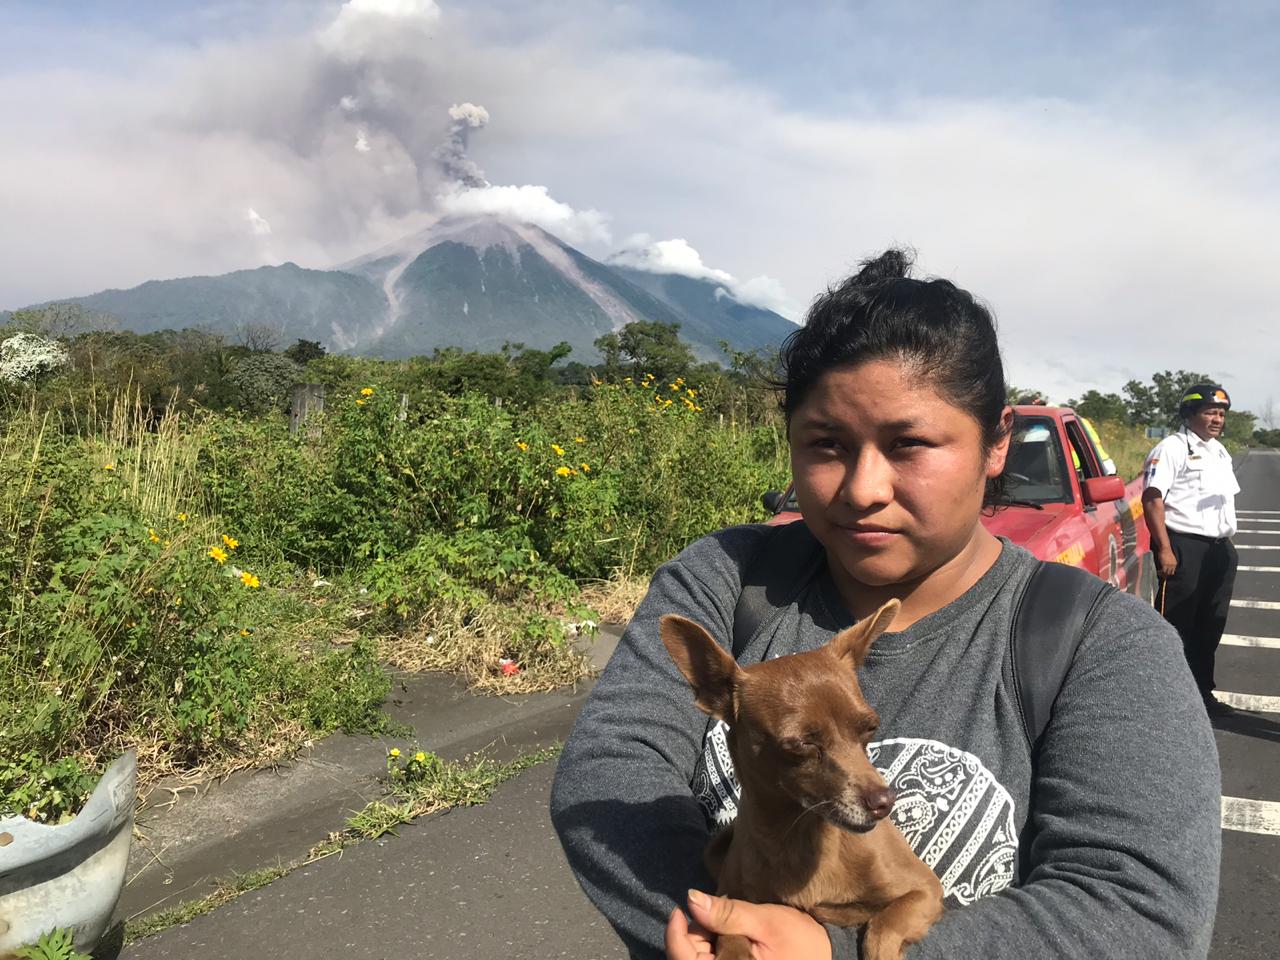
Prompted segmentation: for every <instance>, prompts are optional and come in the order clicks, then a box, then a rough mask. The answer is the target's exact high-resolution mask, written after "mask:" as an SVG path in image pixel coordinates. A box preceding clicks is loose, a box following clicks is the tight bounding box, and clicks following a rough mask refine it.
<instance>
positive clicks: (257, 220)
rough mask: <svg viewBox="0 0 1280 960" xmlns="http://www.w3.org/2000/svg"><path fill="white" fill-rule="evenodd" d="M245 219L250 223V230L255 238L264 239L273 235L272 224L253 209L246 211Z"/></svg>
mask: <svg viewBox="0 0 1280 960" xmlns="http://www.w3.org/2000/svg"><path fill="white" fill-rule="evenodd" d="M244 218H245V219H246V220H248V221H249V230H250V231H251V232H252V233H253V235H254V236H255V237H262V236H266V235H267V234H269V233H271V224H270V223H268V222H267V219H266V218H265V217H264V216H262V214H260V213H258V211H257V210H255V209H253V207H250V208H249V209H248V210H246V211H245V214H244Z"/></svg>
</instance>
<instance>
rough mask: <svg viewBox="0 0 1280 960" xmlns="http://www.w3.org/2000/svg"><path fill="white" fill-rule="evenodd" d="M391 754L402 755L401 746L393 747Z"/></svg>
mask: <svg viewBox="0 0 1280 960" xmlns="http://www.w3.org/2000/svg"><path fill="white" fill-rule="evenodd" d="M391 756H393V757H398V756H400V748H399V747H392V748H391Z"/></svg>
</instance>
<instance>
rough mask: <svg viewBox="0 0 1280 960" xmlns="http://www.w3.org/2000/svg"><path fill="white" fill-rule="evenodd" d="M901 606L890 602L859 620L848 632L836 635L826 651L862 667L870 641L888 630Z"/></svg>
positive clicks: (892, 601) (895, 601)
mask: <svg viewBox="0 0 1280 960" xmlns="http://www.w3.org/2000/svg"><path fill="white" fill-rule="evenodd" d="M901 606H902V604H901V603H900V602H899V601H897V600H890V601H889V602H888V603H886V604H885V605H884V606H883V607H881V608H880V609H879V610H877V611H876V612H875V613H873V614H872V615H871V616H869V617H865V618H863V619H862V620H859V621H858V622H857V623H855V624H854V625H853V626H852V627H850V628H849V629H848V630H842V631H840V632H839V633H837V634H836V635H835V636H834V637H832V638H831V640H830V642H829V643H828V644H827V647H828V649H830V650H831V652H832V653H834V654H835V655H836V656H837V657H847V658H848V659H849V662H850V663H852V664H853V665H854V666H855V667H860V666H862V661H863V660H865V659H866V658H867V651H868V650H869V649H871V644H872V641H874V640H875V638H876V637H878V636H880V634H882V633H884V632H885V630H887V629H888V628H889V624H890V623H892V622H893V618H894V617H895V616H897V615H898V608H899V607H901Z"/></svg>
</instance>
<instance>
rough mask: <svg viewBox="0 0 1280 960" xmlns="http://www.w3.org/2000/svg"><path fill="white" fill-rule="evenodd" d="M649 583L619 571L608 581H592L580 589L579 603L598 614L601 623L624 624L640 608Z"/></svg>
mask: <svg viewBox="0 0 1280 960" xmlns="http://www.w3.org/2000/svg"><path fill="white" fill-rule="evenodd" d="M648 590H649V581H648V580H647V579H644V578H642V577H637V576H635V575H634V574H626V573H624V572H623V571H621V570H617V571H614V575H613V576H612V577H611V578H610V579H608V580H593V581H590V582H589V583H587V584H585V585H584V586H583V588H582V597H581V602H582V603H584V604H585V605H586V606H588V607H590V608H591V609H592V610H595V611H596V612H597V613H598V614H600V620H601V622H603V623H626V622H627V621H628V620H630V619H631V618H632V617H633V616H634V615H635V612H636V607H638V606H640V601H641V600H643V599H644V595H645V593H647V592H648Z"/></svg>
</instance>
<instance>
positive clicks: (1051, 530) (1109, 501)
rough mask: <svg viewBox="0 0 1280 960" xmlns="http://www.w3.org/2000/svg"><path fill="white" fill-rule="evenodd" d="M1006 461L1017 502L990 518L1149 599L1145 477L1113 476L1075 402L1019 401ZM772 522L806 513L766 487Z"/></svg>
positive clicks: (1017, 538) (1017, 537)
mask: <svg viewBox="0 0 1280 960" xmlns="http://www.w3.org/2000/svg"><path fill="white" fill-rule="evenodd" d="M1013 411H1014V415H1015V417H1016V420H1015V425H1014V433H1013V442H1012V444H1011V445H1010V448H1009V460H1008V463H1007V465H1006V467H1005V470H1006V473H1007V475H1008V477H1009V480H1010V493H1009V495H1010V497H1012V498H1013V502H1012V503H1011V504H1010V505H1009V506H1007V507H1002V508H1000V509H998V510H996V511H995V513H994V514H992V515H990V516H985V517H984V518H983V521H982V522H983V525H984V526H985V527H986V528H987V529H988V530H990V531H991V532H992V533H994V534H996V535H998V536H1003V537H1008V538H1009V539H1010V540H1012V541H1013V542H1014V543H1016V544H1020V545H1021V546H1023V547H1026V548H1027V549H1028V550H1030V551H1031V552H1032V553H1034V554H1035V555H1036V556H1037V557H1039V558H1040V559H1041V560H1054V561H1056V562H1058V563H1066V564H1070V565H1071V566H1074V567H1081V568H1082V569H1085V570H1088V571H1089V572H1090V573H1093V574H1096V575H1097V576H1099V577H1101V578H1102V579H1104V580H1107V581H1109V582H1111V583H1112V584H1114V585H1115V586H1117V587H1119V588H1120V589H1122V590H1127V591H1128V592H1129V593H1134V594H1137V595H1138V596H1140V597H1142V598H1143V599H1144V600H1146V601H1147V602H1151V601H1152V600H1153V599H1154V597H1155V589H1156V570H1155V560H1154V557H1153V556H1152V553H1151V540H1150V535H1149V534H1148V532H1147V525H1146V524H1145V523H1143V521H1142V478H1141V477H1138V478H1137V479H1135V480H1132V481H1130V482H1129V483H1128V484H1126V483H1125V482H1124V481H1123V480H1122V479H1121V478H1120V477H1117V476H1108V472H1107V471H1108V469H1110V461H1108V460H1104V458H1103V456H1102V455H1101V453H1100V452H1099V450H1098V447H1097V445H1096V444H1095V443H1094V442H1093V440H1092V438H1091V437H1090V435H1089V431H1087V430H1086V429H1085V428H1084V425H1083V424H1082V423H1081V421H1080V418H1079V417H1078V416H1077V415H1076V413H1075V411H1074V410H1071V409H1070V408H1068V407H1039V406H1018V407H1014V408H1013ZM765 506H766V507H768V508H769V509H771V510H773V512H774V516H773V519H772V520H770V521H769V522H770V523H775V524H776V523H790V522H791V521H793V520H798V519H800V514H799V513H798V512H797V507H796V504H795V500H794V497H793V494H792V491H790V490H788V491H787V493H786V494H785V495H783V494H766V495H765Z"/></svg>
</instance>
